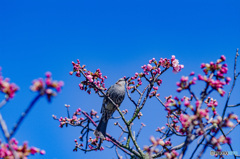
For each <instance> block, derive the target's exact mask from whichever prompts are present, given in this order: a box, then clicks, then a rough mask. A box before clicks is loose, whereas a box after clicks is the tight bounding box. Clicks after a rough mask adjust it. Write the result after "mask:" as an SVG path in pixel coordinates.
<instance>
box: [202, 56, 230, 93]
mask: <svg viewBox="0 0 240 159" xmlns="http://www.w3.org/2000/svg"><path fill="white" fill-rule="evenodd" d="M225 60H226V57H225V56H223V55H222V56H221V57H220V59H218V60H217V62H216V63H214V62H210V63H206V64H205V63H202V64H201V68H202V69H203V72H204V73H205V75H208V74H209V73H210V75H209V76H208V77H207V76H202V75H198V80H201V81H205V82H206V83H207V84H208V85H210V86H211V87H212V88H213V89H215V90H217V91H218V93H219V94H220V95H221V96H224V94H225V91H224V90H223V86H224V85H226V84H229V82H230V81H231V78H230V77H225V76H224V74H227V71H228V68H227V64H221V63H222V62H224V61H225Z"/></svg>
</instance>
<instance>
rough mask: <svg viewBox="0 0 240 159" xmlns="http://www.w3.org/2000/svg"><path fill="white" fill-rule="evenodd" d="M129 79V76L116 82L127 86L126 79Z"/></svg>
mask: <svg viewBox="0 0 240 159" xmlns="http://www.w3.org/2000/svg"><path fill="white" fill-rule="evenodd" d="M128 79H129V77H127V78H125V77H124V78H120V79H119V80H118V81H117V82H116V84H118V85H122V86H125V84H126V81H127V80H128Z"/></svg>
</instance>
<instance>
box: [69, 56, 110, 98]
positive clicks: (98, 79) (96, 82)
mask: <svg viewBox="0 0 240 159" xmlns="http://www.w3.org/2000/svg"><path fill="white" fill-rule="evenodd" d="M72 65H73V71H71V72H70V73H69V74H70V75H72V74H73V73H74V72H76V76H77V77H81V73H83V74H84V77H85V78H86V79H85V80H84V81H82V82H81V83H80V84H79V88H80V89H81V90H85V91H87V92H88V94H91V88H94V91H95V92H96V93H97V92H98V89H102V90H107V88H105V83H104V80H105V79H107V76H103V75H102V73H101V71H100V69H97V70H96V71H95V72H94V73H93V72H91V71H88V70H87V69H86V65H82V66H81V65H80V61H79V60H77V63H75V62H72ZM94 86H96V87H98V89H97V88H95V87H94Z"/></svg>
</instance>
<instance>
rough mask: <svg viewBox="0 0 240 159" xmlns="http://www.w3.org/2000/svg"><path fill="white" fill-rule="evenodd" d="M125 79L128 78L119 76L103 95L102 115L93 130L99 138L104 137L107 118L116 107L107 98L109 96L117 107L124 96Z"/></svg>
mask: <svg viewBox="0 0 240 159" xmlns="http://www.w3.org/2000/svg"><path fill="white" fill-rule="evenodd" d="M127 80H128V78H120V79H119V80H118V81H117V82H116V83H115V84H114V85H112V86H111V87H110V88H108V90H107V93H106V95H107V96H105V97H104V99H103V103H102V109H101V113H102V117H101V119H100V122H99V124H98V126H97V128H96V130H95V131H94V132H93V134H94V135H95V136H96V137H100V138H101V139H104V138H105V136H106V129H107V123H108V120H109V118H111V116H112V114H113V113H114V111H115V110H116V109H117V108H116V106H115V105H114V104H113V103H112V102H111V101H110V100H109V99H108V97H110V98H111V99H112V101H113V102H114V103H115V104H116V105H117V106H118V107H119V106H120V104H121V103H122V101H123V100H124V97H125V92H126V90H125V84H126V81H127Z"/></svg>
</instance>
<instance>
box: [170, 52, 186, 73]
mask: <svg viewBox="0 0 240 159" xmlns="http://www.w3.org/2000/svg"><path fill="white" fill-rule="evenodd" d="M171 62H172V63H171V66H172V68H173V72H175V73H178V72H180V71H181V69H183V68H184V65H179V61H178V60H177V59H176V58H175V56H174V55H172V58H171Z"/></svg>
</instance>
